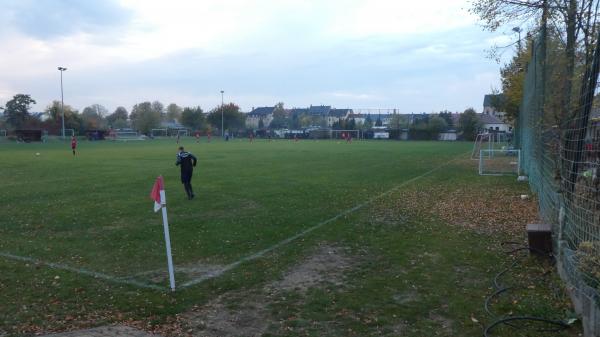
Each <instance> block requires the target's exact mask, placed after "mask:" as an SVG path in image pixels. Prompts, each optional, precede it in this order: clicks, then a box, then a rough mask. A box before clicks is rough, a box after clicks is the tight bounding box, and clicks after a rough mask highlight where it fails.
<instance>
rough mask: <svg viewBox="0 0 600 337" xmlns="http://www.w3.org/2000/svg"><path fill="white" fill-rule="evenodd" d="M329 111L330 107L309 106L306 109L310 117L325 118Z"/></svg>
mask: <svg viewBox="0 0 600 337" xmlns="http://www.w3.org/2000/svg"><path fill="white" fill-rule="evenodd" d="M329 111H331V106H330V105H311V106H310V107H309V108H308V114H309V115H311V116H313V117H314V116H321V117H327V116H328V115H329Z"/></svg>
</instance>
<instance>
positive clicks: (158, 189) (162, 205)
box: [150, 176, 175, 291]
mask: <svg viewBox="0 0 600 337" xmlns="http://www.w3.org/2000/svg"><path fill="white" fill-rule="evenodd" d="M150 198H152V200H154V212H158V210H159V209H162V218H163V228H164V230H165V246H166V248H167V266H168V268H169V284H170V285H171V290H172V291H175V272H174V270H173V256H172V254H171V237H170V235H169V221H168V220H167V197H166V195H165V188H164V183H163V177H162V176H158V177H157V178H156V181H155V182H154V186H152V192H150Z"/></svg>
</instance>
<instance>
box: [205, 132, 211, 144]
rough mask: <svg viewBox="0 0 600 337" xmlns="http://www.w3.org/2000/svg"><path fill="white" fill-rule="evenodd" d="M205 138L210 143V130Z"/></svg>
mask: <svg viewBox="0 0 600 337" xmlns="http://www.w3.org/2000/svg"><path fill="white" fill-rule="evenodd" d="M206 140H208V142H209V143H210V131H208V132H207V133H206Z"/></svg>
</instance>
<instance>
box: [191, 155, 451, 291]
mask: <svg viewBox="0 0 600 337" xmlns="http://www.w3.org/2000/svg"><path fill="white" fill-rule="evenodd" d="M460 156H462V155H459V156H457V157H456V158H454V159H452V160H450V161H448V162H446V163H444V164H442V165H440V166H438V167H435V168H433V169H431V170H429V171H427V172H425V173H423V174H421V175H419V176H416V177H414V178H411V179H409V180H406V181H404V182H402V183H401V184H399V185H396V186H394V187H392V188H390V189H389V190H387V191H385V192H383V193H381V194H379V195H377V196H375V197H372V198H370V199H368V200H367V201H365V202H363V203H361V204H358V205H356V206H354V207H352V208H350V209H347V210H345V211H343V212H341V213H339V214H338V215H336V216H334V217H331V218H329V219H327V220H324V221H321V222H319V223H318V224H316V225H314V226H312V227H310V228H307V229H305V230H303V231H302V232H300V233H298V234H295V235H293V236H291V237H289V238H287V239H285V240H283V241H280V242H278V243H276V244H274V245H273V246H271V247H269V248H266V249H263V250H261V251H259V252H257V253H254V254H251V255H248V256H245V257H243V258H241V259H239V260H237V261H235V262H233V263H230V264H228V265H226V266H225V267H223V268H222V269H221V270H217V271H214V272H212V273H209V274H206V275H203V276H201V277H199V278H197V279H193V280H190V281H187V282H185V283H183V284H182V285H180V286H179V289H183V288H188V287H191V286H193V285H196V284H199V283H202V282H204V281H206V280H209V279H211V278H215V277H218V276H221V275H222V274H223V273H225V272H228V271H230V270H232V269H234V268H236V267H237V266H239V265H240V264H242V263H244V262H247V261H251V260H255V259H257V258H260V257H262V256H263V255H265V254H267V253H269V252H272V251H274V250H275V249H277V248H279V247H281V246H283V245H286V244H288V243H290V242H292V241H294V240H296V239H298V238H300V237H303V236H305V235H306V234H308V233H310V232H312V231H314V230H316V229H319V228H321V227H323V226H324V225H326V224H328V223H330V222H333V221H335V220H337V219H339V218H341V217H343V216H346V215H348V214H350V213H353V212H356V211H358V210H359V209H361V208H363V207H365V206H367V205H369V204H371V203H372V202H373V201H375V200H378V199H381V198H383V197H385V196H386V195H388V194H390V193H392V192H394V191H396V190H397V189H399V188H401V187H404V186H406V185H408V184H410V183H412V182H414V181H417V180H419V179H421V178H423V177H425V176H427V175H429V174H431V173H433V172H435V171H437V170H439V169H441V168H442V167H444V166H447V165H449V164H450V163H452V162H454V161H456V160H458V159H459V157H460Z"/></svg>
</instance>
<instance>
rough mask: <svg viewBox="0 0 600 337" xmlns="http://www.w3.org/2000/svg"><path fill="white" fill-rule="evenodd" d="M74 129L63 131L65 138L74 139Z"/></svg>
mask: <svg viewBox="0 0 600 337" xmlns="http://www.w3.org/2000/svg"><path fill="white" fill-rule="evenodd" d="M74 136H75V129H65V137H74Z"/></svg>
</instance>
